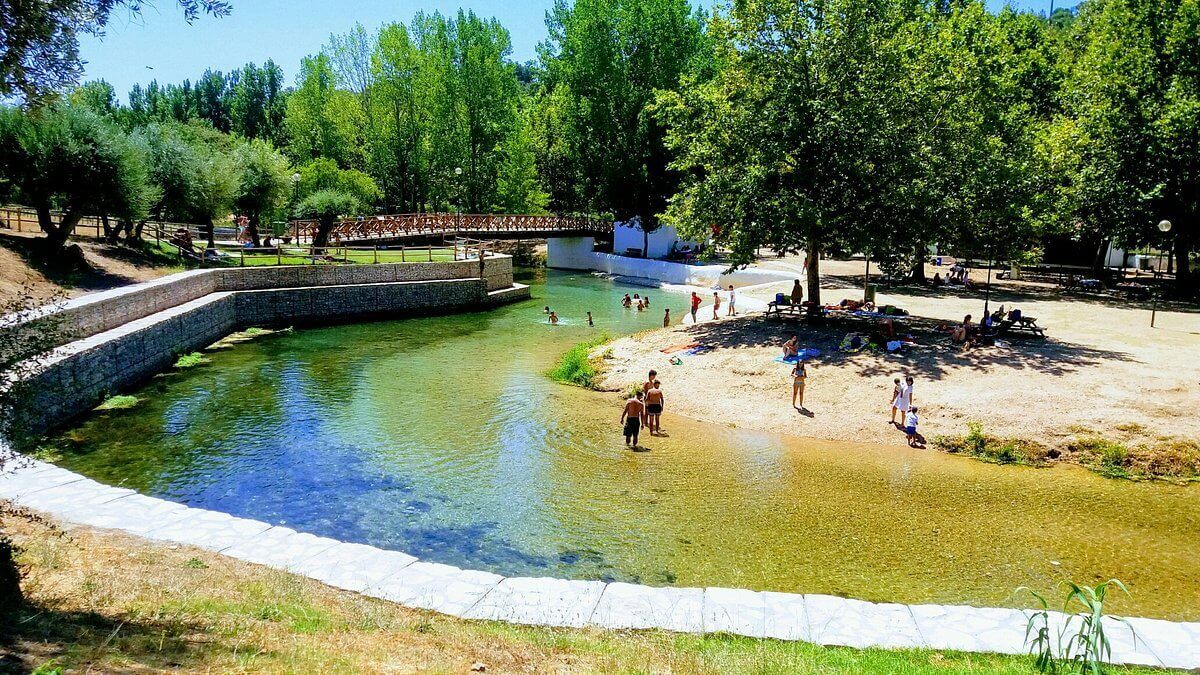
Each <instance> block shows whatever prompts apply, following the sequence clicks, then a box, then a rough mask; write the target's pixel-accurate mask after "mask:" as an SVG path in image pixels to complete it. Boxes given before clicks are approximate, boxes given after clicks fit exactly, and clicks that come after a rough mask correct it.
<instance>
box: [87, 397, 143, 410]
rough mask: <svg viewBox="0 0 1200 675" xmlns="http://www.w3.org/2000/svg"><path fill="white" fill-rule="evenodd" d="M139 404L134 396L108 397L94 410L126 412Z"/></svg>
mask: <svg viewBox="0 0 1200 675" xmlns="http://www.w3.org/2000/svg"><path fill="white" fill-rule="evenodd" d="M140 402H141V400H140V399H139V398H138V397H136V396H129V395H119V396H109V397H108V398H106V399H104V402H103V403H101V404H100V405H98V406H96V410H128V409H130V408H132V407H134V406H136V405H137V404H138V403H140Z"/></svg>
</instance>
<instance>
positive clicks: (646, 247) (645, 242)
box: [639, 226, 650, 258]
mask: <svg viewBox="0 0 1200 675" xmlns="http://www.w3.org/2000/svg"><path fill="white" fill-rule="evenodd" d="M639 227H640V226H639ZM642 257H643V258H649V257H650V233H649V232H647V231H646V228H645V227H642Z"/></svg>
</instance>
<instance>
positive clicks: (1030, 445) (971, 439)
mask: <svg viewBox="0 0 1200 675" xmlns="http://www.w3.org/2000/svg"><path fill="white" fill-rule="evenodd" d="M933 443H934V446H935V447H937V448H938V449H940V450H942V451H944V452H949V453H954V454H963V455H971V456H972V457H977V458H979V459H982V460H983V461H985V462H995V463H997V464H1028V465H1032V466H1041V465H1044V464H1046V463H1047V461H1048V459H1049V458H1050V457H1051V455H1052V451H1051V449H1050V448H1048V447H1046V446H1045V445H1042V444H1041V443H1038V442H1037V441H1031V440H1028V439H1024V438H997V437H995V436H989V435H988V434H986V433H984V431H983V425H982V424H980V423H979V422H968V423H967V434H966V435H965V436H939V437H937V438H935V439H934V441H933Z"/></svg>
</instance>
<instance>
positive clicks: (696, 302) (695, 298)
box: [692, 291, 700, 323]
mask: <svg viewBox="0 0 1200 675" xmlns="http://www.w3.org/2000/svg"><path fill="white" fill-rule="evenodd" d="M699 309H700V296H699V295H696V291H692V323H699V321H697V320H696V312H697V311H698V310H699Z"/></svg>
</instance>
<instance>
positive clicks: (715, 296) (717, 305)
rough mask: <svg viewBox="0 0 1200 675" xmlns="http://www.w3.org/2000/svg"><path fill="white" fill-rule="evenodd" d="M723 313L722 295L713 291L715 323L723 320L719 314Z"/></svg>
mask: <svg viewBox="0 0 1200 675" xmlns="http://www.w3.org/2000/svg"><path fill="white" fill-rule="evenodd" d="M719 311H721V294H720V293H719V292H718V291H713V321H716V320H717V319H719V318H721V316H720V315H719V314H717V312H719Z"/></svg>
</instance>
